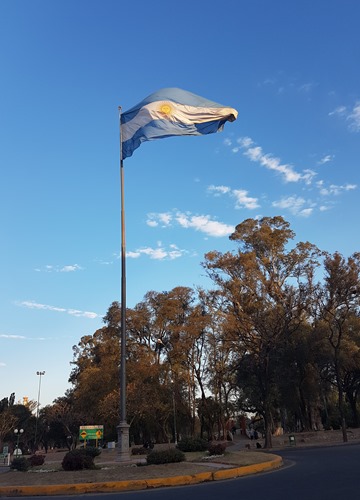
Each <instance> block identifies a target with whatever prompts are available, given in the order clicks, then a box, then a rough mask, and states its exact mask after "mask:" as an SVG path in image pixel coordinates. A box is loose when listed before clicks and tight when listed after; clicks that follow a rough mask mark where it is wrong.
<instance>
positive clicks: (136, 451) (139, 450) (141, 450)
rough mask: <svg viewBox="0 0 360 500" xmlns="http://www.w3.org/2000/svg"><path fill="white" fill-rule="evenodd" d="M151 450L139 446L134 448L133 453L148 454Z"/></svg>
mask: <svg viewBox="0 0 360 500" xmlns="http://www.w3.org/2000/svg"><path fill="white" fill-rule="evenodd" d="M149 452H150V450H148V449H147V448H145V447H144V446H139V447H137V448H132V450H131V454H132V455H147V454H148V453H149Z"/></svg>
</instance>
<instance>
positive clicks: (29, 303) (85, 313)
mask: <svg viewBox="0 0 360 500" xmlns="http://www.w3.org/2000/svg"><path fill="white" fill-rule="evenodd" d="M17 305H19V306H21V307H26V308H27V309H37V310H42V311H53V312H61V313H66V314H70V315H71V316H76V317H82V318H90V319H95V318H99V317H101V316H100V315H99V314H96V313H94V312H90V311H79V310H77V309H65V308H63V307H56V306H51V305H48V304H39V303H37V302H33V301H23V302H18V303H17Z"/></svg>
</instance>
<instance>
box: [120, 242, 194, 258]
mask: <svg viewBox="0 0 360 500" xmlns="http://www.w3.org/2000/svg"><path fill="white" fill-rule="evenodd" d="M186 253H187V252H186V251H185V250H180V249H179V248H178V247H177V246H176V245H174V244H171V245H169V249H168V250H167V249H165V248H164V247H163V246H162V245H161V243H159V245H158V247H157V248H151V247H144V248H139V249H138V250H135V251H134V252H127V254H126V256H127V257H128V258H130V259H138V258H139V257H141V256H142V255H146V256H148V257H150V259H153V260H175V259H178V258H179V257H182V256H183V255H184V254H186Z"/></svg>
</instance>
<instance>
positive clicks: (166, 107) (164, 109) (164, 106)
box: [160, 102, 172, 116]
mask: <svg viewBox="0 0 360 500" xmlns="http://www.w3.org/2000/svg"><path fill="white" fill-rule="evenodd" d="M160 112H161V113H163V114H164V115H166V116H170V115H171V112H172V107H171V105H170V103H168V102H163V103H161V105H160Z"/></svg>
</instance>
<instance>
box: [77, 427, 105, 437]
mask: <svg viewBox="0 0 360 500" xmlns="http://www.w3.org/2000/svg"><path fill="white" fill-rule="evenodd" d="M103 435H104V426H103V425H81V426H80V431H79V436H80V438H81V439H83V440H84V441H85V440H86V441H89V440H90V439H95V440H98V439H101V438H102V437H103Z"/></svg>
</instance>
